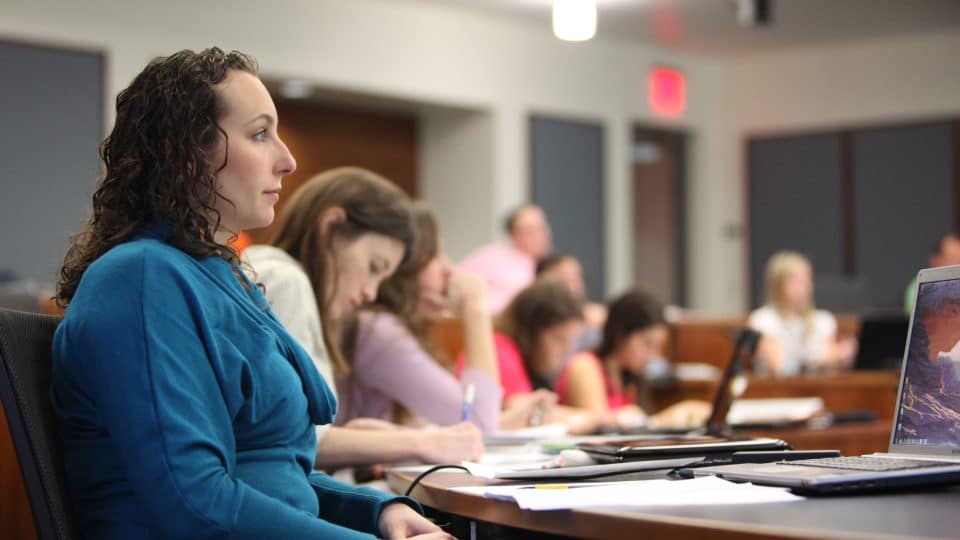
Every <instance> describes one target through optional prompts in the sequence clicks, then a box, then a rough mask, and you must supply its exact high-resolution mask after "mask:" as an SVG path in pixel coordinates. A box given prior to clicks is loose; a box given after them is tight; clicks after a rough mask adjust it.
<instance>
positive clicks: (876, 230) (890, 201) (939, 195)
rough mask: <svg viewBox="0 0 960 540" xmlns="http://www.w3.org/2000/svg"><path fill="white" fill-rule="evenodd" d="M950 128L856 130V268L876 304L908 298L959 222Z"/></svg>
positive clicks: (943, 125)
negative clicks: (936, 246)
mask: <svg viewBox="0 0 960 540" xmlns="http://www.w3.org/2000/svg"><path fill="white" fill-rule="evenodd" d="M951 131H952V126H951V125H950V124H948V123H946V122H944V123H936V124H922V125H911V126H898V127H889V128H880V129H869V130H858V131H855V132H854V133H853V177H854V182H855V183H854V186H855V188H854V193H855V201H856V237H857V270H858V273H859V274H860V275H861V276H863V282H864V287H865V292H866V294H867V297H868V298H870V299H871V300H872V302H873V303H874V304H876V305H880V306H899V305H902V304H903V294H904V288H905V287H906V285H907V283H908V282H909V281H910V280H911V279H912V278H913V276H915V275H916V273H917V270H919V269H920V268H922V267H924V266H926V265H927V259H928V256H929V254H930V248H931V246H932V245H933V243H934V239H936V238H938V237H939V236H940V235H941V234H943V233H945V232H948V231H951V230H952V229H953V224H954V223H955V220H954V211H955V209H954V201H956V198H955V196H954V172H953V159H954V158H953V134H952V133H951Z"/></svg>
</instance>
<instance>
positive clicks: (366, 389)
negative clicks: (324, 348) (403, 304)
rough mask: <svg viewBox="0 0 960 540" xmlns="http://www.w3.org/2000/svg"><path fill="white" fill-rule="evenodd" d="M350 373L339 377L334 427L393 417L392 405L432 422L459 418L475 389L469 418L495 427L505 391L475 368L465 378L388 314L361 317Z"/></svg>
mask: <svg viewBox="0 0 960 540" xmlns="http://www.w3.org/2000/svg"><path fill="white" fill-rule="evenodd" d="M351 364H352V372H351V374H350V375H349V376H347V377H337V390H338V394H339V397H340V407H339V410H338V411H337V417H336V425H343V424H345V423H347V422H349V421H350V420H352V419H354V418H360V417H366V418H381V419H384V420H393V410H394V403H398V404H400V405H401V406H403V407H404V408H406V409H407V410H408V411H410V412H411V413H413V414H415V415H417V416H419V417H421V418H423V419H425V420H427V421H430V422H432V423H434V424H438V425H442V426H446V425H452V424H456V423H458V422H460V420H461V419H460V415H461V410H462V407H463V393H464V388H466V386H467V385H468V384H471V383H472V384H473V385H474V386H475V387H476V399H475V401H474V405H473V414H472V416H471V420H472V421H473V422H474V423H475V424H476V425H477V427H479V428H480V429H481V430H482V431H484V432H491V431H494V430H496V429H497V420H498V418H499V415H500V400H501V396H502V391H501V389H500V385H499V383H498V382H497V381H496V380H494V379H493V378H491V377H490V376H489V375H487V374H486V373H483V372H482V371H478V370H475V369H472V368H469V367H468V368H466V369H465V370H464V371H463V378H462V380H457V378H456V377H455V376H454V375H453V374H452V373H450V372H448V371H446V370H445V369H443V368H442V367H440V365H439V364H437V363H436V362H435V361H434V359H433V358H431V357H430V355H429V354H428V353H427V351H425V350H423V348H422V347H421V346H420V344H419V343H418V342H417V340H416V338H415V337H414V336H413V335H411V334H410V332H409V331H407V329H406V328H405V327H404V326H403V324H402V323H401V322H400V320H399V319H398V318H397V317H396V316H394V315H392V314H389V313H383V312H363V313H361V314H360V315H359V321H358V327H357V343H356V349H355V353H354V357H353V358H352V359H351Z"/></svg>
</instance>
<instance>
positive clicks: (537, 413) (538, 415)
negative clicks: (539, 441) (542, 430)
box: [529, 402, 544, 426]
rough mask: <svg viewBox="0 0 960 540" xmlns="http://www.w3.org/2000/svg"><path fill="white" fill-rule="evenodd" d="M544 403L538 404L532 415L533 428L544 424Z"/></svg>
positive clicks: (531, 423)
mask: <svg viewBox="0 0 960 540" xmlns="http://www.w3.org/2000/svg"><path fill="white" fill-rule="evenodd" d="M543 412H544V411H543V402H540V403H537V406H536V407H535V408H534V409H533V413H532V414H531V415H530V422H529V424H530V425H531V426H539V425H540V424H542V423H543Z"/></svg>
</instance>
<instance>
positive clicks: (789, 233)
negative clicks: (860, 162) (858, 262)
mask: <svg viewBox="0 0 960 540" xmlns="http://www.w3.org/2000/svg"><path fill="white" fill-rule="evenodd" d="M748 162H749V163H748V167H749V178H750V194H749V197H750V284H751V294H752V305H754V306H756V305H759V304H761V303H762V302H763V273H764V266H765V265H766V261H767V259H768V258H769V257H770V255H772V254H774V253H775V252H777V251H780V250H783V249H790V250H795V251H799V252H801V253H803V254H805V255H807V256H808V257H809V258H810V260H811V261H812V262H813V266H814V269H815V272H816V279H817V282H818V283H821V282H823V283H833V282H837V281H840V280H841V279H842V278H841V276H842V273H843V213H842V208H841V201H842V197H841V195H842V189H841V188H842V185H841V177H840V167H839V163H840V138H839V136H838V135H836V134H825V135H809V136H799V137H779V138H763V139H753V140H751V141H750V142H749V146H748Z"/></svg>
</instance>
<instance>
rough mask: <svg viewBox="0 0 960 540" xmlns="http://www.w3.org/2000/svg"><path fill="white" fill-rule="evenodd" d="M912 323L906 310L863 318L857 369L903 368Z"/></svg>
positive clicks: (854, 365) (855, 365) (856, 361)
mask: <svg viewBox="0 0 960 540" xmlns="http://www.w3.org/2000/svg"><path fill="white" fill-rule="evenodd" d="M909 323H910V320H909V319H908V318H907V317H906V316H905V315H903V314H902V313H887V314H867V315H864V316H863V317H861V323H860V334H859V337H858V342H859V348H858V349H857V357H856V359H855V360H854V363H853V368H854V369H857V370H899V369H900V362H901V360H903V349H904V347H905V346H906V343H907V333H908V332H907V329H908V327H909Z"/></svg>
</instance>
